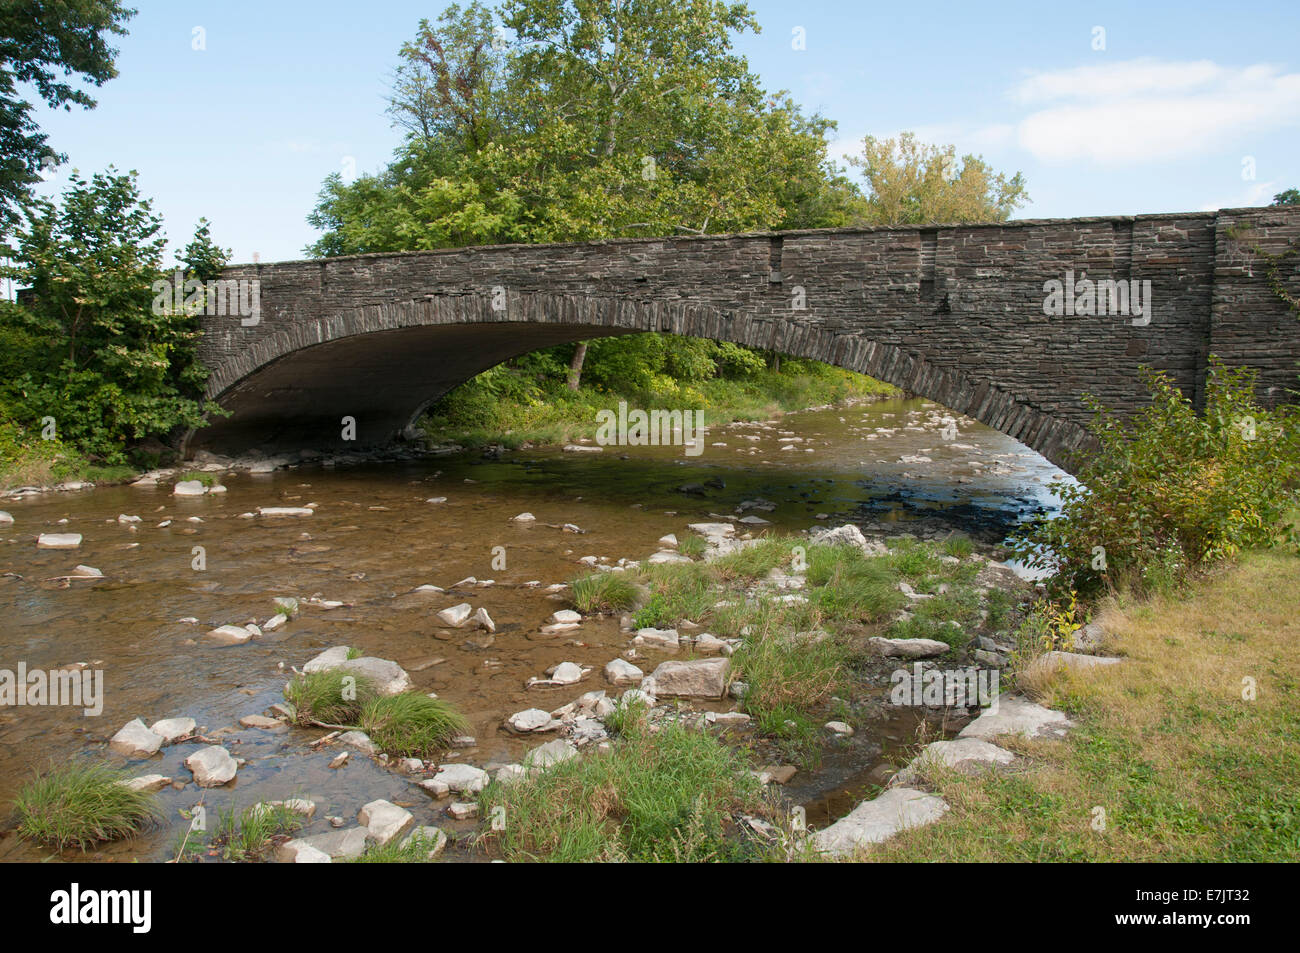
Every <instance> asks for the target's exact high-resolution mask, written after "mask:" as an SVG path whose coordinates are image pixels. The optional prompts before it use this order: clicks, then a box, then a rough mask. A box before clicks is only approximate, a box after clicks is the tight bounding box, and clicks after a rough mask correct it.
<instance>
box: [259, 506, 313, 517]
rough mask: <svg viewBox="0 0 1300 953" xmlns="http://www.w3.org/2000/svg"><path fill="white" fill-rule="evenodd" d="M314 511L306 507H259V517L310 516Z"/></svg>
mask: <svg viewBox="0 0 1300 953" xmlns="http://www.w3.org/2000/svg"><path fill="white" fill-rule="evenodd" d="M315 512H316V511H315V510H313V509H311V508H310V507H306V506H259V507H258V508H257V513H258V515H259V516H311V515H312V514H313V513H315Z"/></svg>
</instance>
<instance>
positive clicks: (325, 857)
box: [275, 838, 334, 864]
mask: <svg viewBox="0 0 1300 953" xmlns="http://www.w3.org/2000/svg"><path fill="white" fill-rule="evenodd" d="M275 859H276V860H278V861H279V862H280V863H282V864H332V863H333V862H334V861H333V860H332V859H331V858H330V855H329V854H327V853H325V851H323V850H321V849H320V848H318V847H313V846H312V845H311V844H308V843H307V842H306V841H305V840H302V839H301V838H294V839H293V840H291V841H286V842H285V843H283V844H281V845H280V846H279V847H277V848H276V850H275Z"/></svg>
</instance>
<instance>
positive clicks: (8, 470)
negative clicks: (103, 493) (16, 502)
mask: <svg viewBox="0 0 1300 953" xmlns="http://www.w3.org/2000/svg"><path fill="white" fill-rule="evenodd" d="M136 472H137V471H136V469H135V468H134V467H129V466H113V465H109V466H105V465H102V464H97V463H94V462H92V461H91V460H89V459H88V458H87V457H85V456H83V455H82V454H80V453H78V452H77V451H76V450H74V449H73V448H71V447H69V446H67V445H66V444H64V443H63V442H62V441H60V440H58V439H53V440H44V439H42V438H41V435H40V434H39V433H31V432H29V431H27V430H25V429H24V428H22V427H19V426H18V425H17V424H15V423H12V422H10V421H5V420H0V490H8V489H12V488H13V487H18V486H51V485H53V484H55V483H69V482H74V481H83V480H84V481H89V482H91V483H117V482H120V481H122V480H126V479H128V478H130V477H132V476H134V475H135V474H136Z"/></svg>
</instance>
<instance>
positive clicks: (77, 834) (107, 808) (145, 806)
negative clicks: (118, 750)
mask: <svg viewBox="0 0 1300 953" xmlns="http://www.w3.org/2000/svg"><path fill="white" fill-rule="evenodd" d="M128 777H129V775H127V774H125V773H124V772H121V771H117V770H115V769H113V768H110V767H108V766H107V765H100V764H64V765H58V766H54V767H52V768H51V769H50V770H49V771H48V772H46V773H45V774H44V775H41V776H39V777H37V778H35V779H34V780H32V781H30V782H28V783H27V784H26V785H25V786H24V787H23V789H22V791H20V792H19V794H18V799H17V802H16V804H15V807H16V809H17V812H18V833H19V834H20V835H21V836H22V837H25V838H28V839H30V840H34V841H38V842H40V843H42V844H47V845H49V846H52V847H57V848H59V849H60V850H63V849H64V848H67V847H77V848H80V849H81V850H86V849H87V848H88V847H91V846H93V845H95V844H98V843H101V842H104V841H113V840H120V839H121V838H124V837H131V836H133V835H134V834H137V833H139V832H140V831H141V830H143V829H145V828H146V827H149V826H150V825H152V824H154V823H156V822H157V821H158V820H159V818H160V817H161V814H160V812H159V810H158V808H157V806H156V799H155V798H154V796H153V795H152V794H150V793H148V792H145V791H132V790H131V789H130V788H128V787H126V786H125V785H123V784H119V783H118V782H119V781H123V780H126V779H127V778H128Z"/></svg>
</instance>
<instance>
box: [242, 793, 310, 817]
mask: <svg viewBox="0 0 1300 953" xmlns="http://www.w3.org/2000/svg"><path fill="white" fill-rule="evenodd" d="M277 807H281V808H284V809H285V810H286V811H289V812H290V813H292V814H298V815H300V816H302V817H305V818H307V820H309V821H310V820H311V819H312V818H313V817H315V816H316V802H315V801H309V800H307V799H306V798H303V797H291V798H286V799H285V800H283V801H261V802H259V803H257V804H254V805H253V806H252V807H251V808H250V809H249V812H250V813H253V812H256V813H257V814H265V813H267V812H269V811H273V810H275V809H276V808H277Z"/></svg>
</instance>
